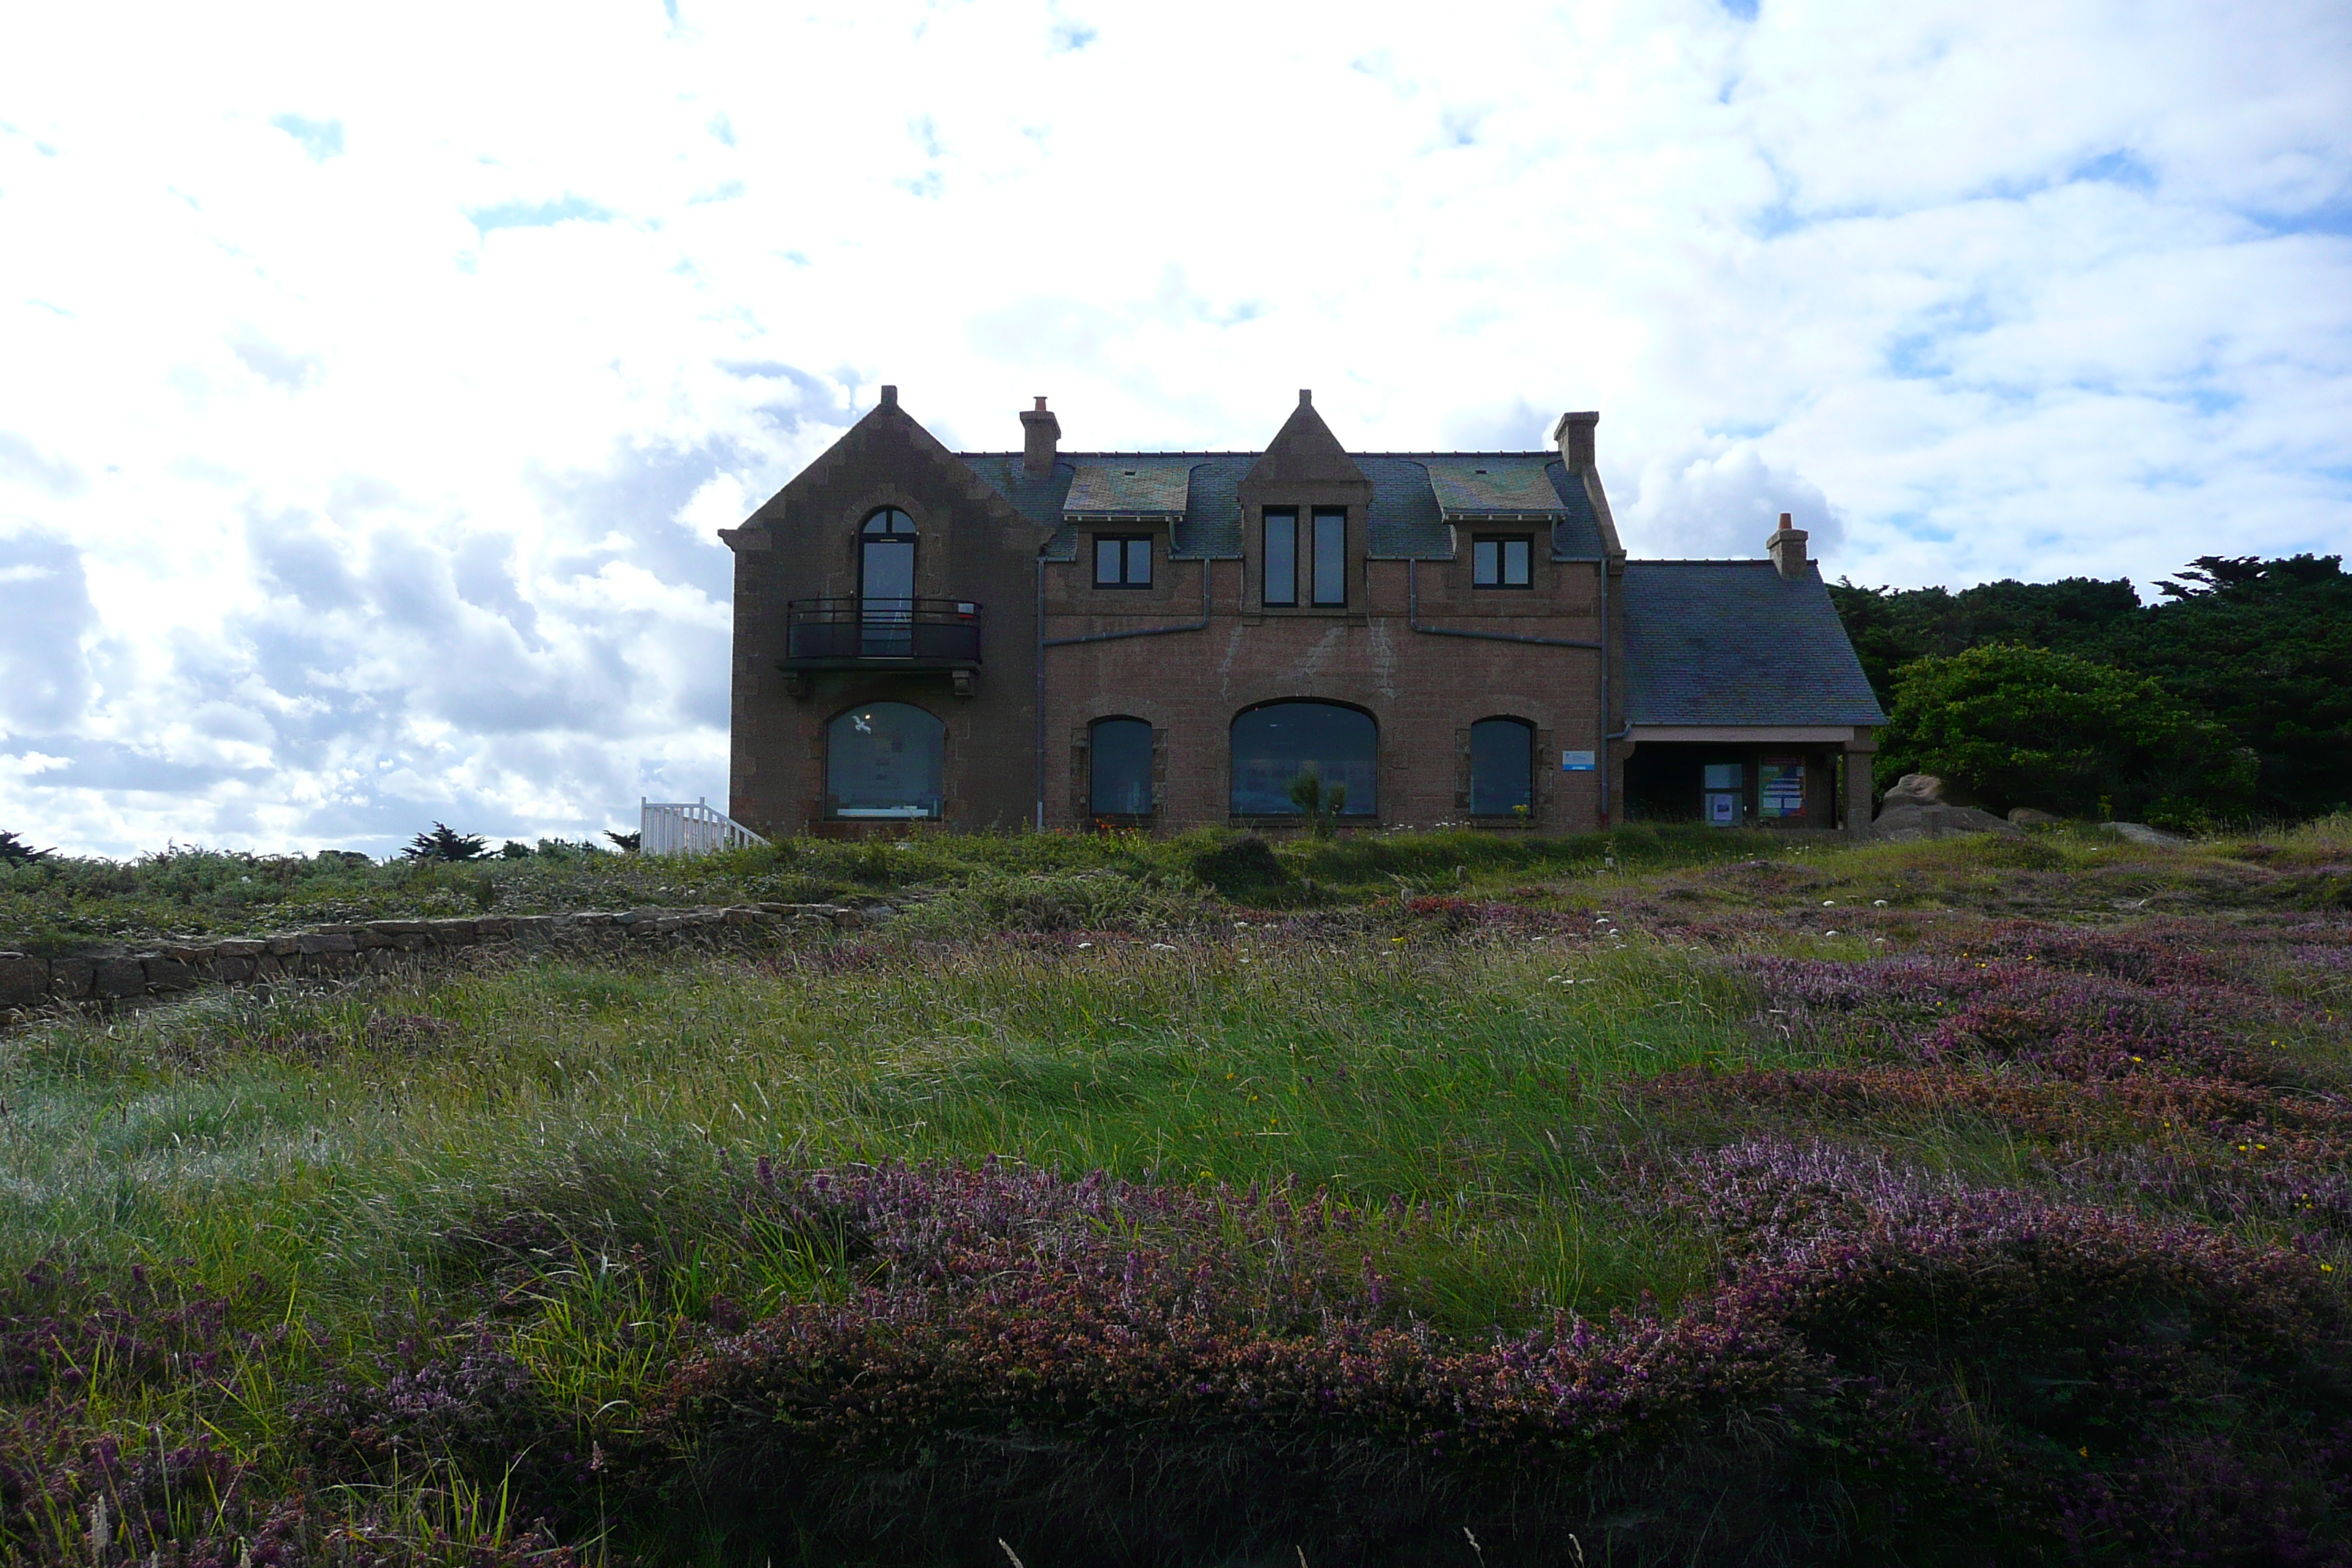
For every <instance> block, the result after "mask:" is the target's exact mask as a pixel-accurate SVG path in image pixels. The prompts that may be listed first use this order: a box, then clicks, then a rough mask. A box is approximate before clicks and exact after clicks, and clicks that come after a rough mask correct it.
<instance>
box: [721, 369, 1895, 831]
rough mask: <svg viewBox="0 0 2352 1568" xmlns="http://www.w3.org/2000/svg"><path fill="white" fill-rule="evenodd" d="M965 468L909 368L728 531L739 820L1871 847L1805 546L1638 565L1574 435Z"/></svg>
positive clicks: (1850, 717)
mask: <svg viewBox="0 0 2352 1568" xmlns="http://www.w3.org/2000/svg"><path fill="white" fill-rule="evenodd" d="M1020 417H1021V426H1022V435H1023V441H1022V447H1021V449H1020V450H1018V451H1010V452H963V453H957V452H950V451H949V450H948V449H947V448H946V447H943V446H942V445H940V442H939V441H938V440H936V439H935V438H934V437H932V436H931V435H930V433H929V431H927V430H925V429H924V428H923V427H922V426H921V425H919V424H918V423H917V422H916V421H915V419H914V418H913V416H910V415H908V413H907V412H906V410H905V409H903V408H902V407H900V405H899V404H898V391H897V389H896V388H895V387H887V386H886V387H884V388H883V389H882V398H881V402H880V404H879V405H877V407H876V408H875V409H874V410H873V411H872V412H871V413H869V414H867V415H866V416H865V417H864V418H863V419H861V420H859V421H858V423H857V424H856V426H853V427H852V428H851V429H850V430H849V431H848V432H846V433H845V435H844V436H843V437H841V439H840V440H839V441H837V442H835V444H834V446H833V447H831V448H830V449H828V450H827V451H826V452H825V453H824V455H823V456H822V457H820V458H817V459H816V460H815V461H814V462H813V463H811V464H810V465H809V467H808V468H806V469H805V470H804V471H803V472H802V473H801V474H800V476H799V477H798V478H796V479H793V480H792V482H791V483H789V484H787V485H786V486H784V488H783V489H781V490H779V491H778V492H777V493H776V494H775V495H774V496H773V497H772V499H771V500H769V501H768V502H767V503H766V504H765V505H763V506H762V507H761V508H760V509H759V510H757V511H755V512H754V513H752V514H751V517H750V518H748V519H746V520H745V521H744V522H743V524H742V525H741V526H740V527H739V528H732V529H725V530H722V531H720V537H721V538H722V539H723V540H725V541H726V542H727V544H728V545H729V547H730V549H732V550H733V552H735V637H734V665H733V702H732V759H731V771H730V783H729V791H728V795H729V803H730V804H729V808H728V809H729V812H730V815H731V816H734V817H735V818H736V819H737V820H739V821H740V822H742V823H744V824H745V825H747V826H751V827H752V828H755V829H757V830H759V831H761V832H762V833H768V834H793V833H800V832H812V833H819V834H828V835H860V834H870V833H877V832H883V833H888V832H898V831H903V830H904V828H905V827H906V826H907V825H908V824H910V823H914V822H922V821H933V822H940V823H943V824H945V825H946V826H949V827H951V828H962V829H986V828H1011V827H1016V826H1022V825H1024V824H1030V825H1042V826H1047V827H1069V826H1085V825H1094V824H1110V825H1116V826H1129V827H1139V828H1149V829H1151V830H1154V831H1179V830H1181V829H1184V828H1188V827H1195V826H1202V825H1205V824H1235V825H1241V826H1262V827H1283V826H1298V825H1299V824H1300V823H1301V822H1302V821H1303V820H1304V816H1303V814H1304V813H1305V812H1306V811H1307V810H1309V809H1313V810H1319V811H1323V812H1328V813H1330V814H1332V815H1334V816H1336V817H1337V819H1338V821H1339V823H1340V824H1341V825H1342V826H1364V827H1371V826H1418V827H1426V826H1435V825H1438V824H1441V823H1455V824H1467V825H1471V826H1479V827H1488V828H1493V829H1496V830H1497V831H1516V832H1536V833H1552V834H1559V833H1580V832H1587V831H1591V830H1592V829H1595V828H1599V827H1604V826H1609V825H1611V824H1612V823H1616V822H1622V821H1625V820H1627V819H1629V818H1650V819H1684V820H1707V821H1714V822H1717V823H1723V824H1748V825H1760V826H1777V827H1790V828H1812V829H1831V828H1838V827H1845V828H1848V829H1850V830H1856V831H1858V830H1859V829H1860V828H1862V827H1864V826H1867V824H1868V820H1869V816H1870V813H1869V787H1870V786H1869V778H1870V772H1869V768H1870V753H1871V752H1872V750H1873V737H1874V732H1875V728H1876V727H1877V726H1878V725H1880V724H1883V723H1884V722H1885V716H1884V715H1883V714H1882V713H1881V712H1880V711H1879V710H1878V706H1877V704H1876V703H1875V702H1874V700H1873V699H1872V696H1871V691H1870V687H1869V684H1868V683H1867V681H1865V680H1864V678H1863V674H1862V670H1861V667H1860V665H1859V664H1858V663H1857V662H1856V660H1855V658H1854V656H1853V648H1852V647H1851V646H1850V645H1849V644H1848V642H1847V640H1846V637H1845V633H1844V630H1843V627H1842V626H1840V625H1839V622H1838V618H1837V616H1836V613H1835V611H1834V610H1833V609H1832V606H1831V604H1830V600H1829V595H1828V593H1827V590H1826V589H1825V588H1824V587H1823V585H1822V577H1821V574H1820V571H1819V569H1818V568H1817V567H1816V566H1815V565H1814V563H1811V562H1810V561H1808V560H1807V559H1806V556H1805V540H1806V535H1805V533H1804V532H1803V531H1801V530H1798V529H1794V528H1791V527H1790V526H1789V519H1788V518H1786V517H1785V516H1784V517H1783V518H1782V519H1781V527H1780V531H1777V532H1775V533H1774V534H1773V535H1772V536H1771V538H1770V539H1769V541H1767V542H1766V555H1765V557H1764V558H1762V559H1758V560H1752V561H1643V560H1629V559H1628V558H1627V555H1626V552H1625V549H1624V546H1623V545H1622V543H1621V542H1619V539H1618V533H1617V528H1616V524H1615V522H1614V521H1613V520H1612V517H1611V515H1610V510H1609V499H1608V497H1607V495H1606V494H1605V493H1603V491H1602V489H1601V476H1600V474H1599V473H1598V471H1597V470H1596V469H1595V468H1594V467H1593V436H1594V427H1595V426H1596V425H1597V424H1598V422H1599V418H1600V416H1598V415H1596V414H1568V415H1563V416H1561V417H1560V420H1559V426H1558V427H1557V428H1556V429H1555V431H1554V432H1553V437H1554V440H1555V442H1556V443H1557V445H1556V447H1555V448H1554V449H1551V450H1548V451H1536V452H1354V453H1351V452H1349V451H1348V450H1347V449H1346V448H1345V447H1342V446H1341V445H1340V443H1339V439H1338V438H1337V437H1335V436H1334V435H1333V434H1332V433H1331V431H1330V429H1329V428H1328V426H1326V425H1325V424H1324V422H1323V420H1322V418H1321V417H1320V416H1318V414H1317V413H1316V411H1315V408H1314V405H1313V402H1312V399H1311V397H1310V396H1309V395H1308V394H1307V393H1304V392H1302V393H1300V394H1299V397H1298V406H1297V409H1296V410H1295V411H1294V412H1293V413H1292V414H1291V416H1290V417H1289V418H1288V419H1287V420H1286V422H1285V423H1284V424H1283V426H1282V428H1281V429H1280V430H1279V431H1277V432H1276V435H1275V437H1274V438H1273V440H1272V441H1271V442H1270V443H1268V445H1267V446H1266V447H1265V450H1264V451H1260V452H1065V451H1062V450H1061V449H1060V440H1061V426H1060V421H1059V419H1058V418H1057V416H1055V414H1053V413H1051V412H1049V411H1048V410H1047V408H1046V406H1045V399H1044V398H1042V397H1041V398H1039V399H1037V400H1036V406H1035V407H1034V408H1033V409H1030V410H1028V411H1025V412H1024V413H1023V414H1022V415H1021V416H1020Z"/></svg>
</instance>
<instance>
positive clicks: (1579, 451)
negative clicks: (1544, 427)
mask: <svg viewBox="0 0 2352 1568" xmlns="http://www.w3.org/2000/svg"><path fill="white" fill-rule="evenodd" d="M1600 423H1601V416H1600V415H1599V414H1597V413H1593V414H1563V415H1561V416H1559V424H1557V425H1555V426H1552V427H1551V439H1552V445H1553V446H1555V447H1559V460H1560V461H1561V462H1563V463H1566V464H1567V465H1568V471H1569V472H1570V473H1571V474H1589V473H1591V471H1592V427H1593V426H1596V425H1598V424H1600Z"/></svg>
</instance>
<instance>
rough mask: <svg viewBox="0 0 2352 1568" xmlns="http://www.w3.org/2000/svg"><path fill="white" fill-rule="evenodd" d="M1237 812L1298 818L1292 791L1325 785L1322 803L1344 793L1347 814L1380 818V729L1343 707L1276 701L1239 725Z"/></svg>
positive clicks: (1249, 713)
mask: <svg viewBox="0 0 2352 1568" xmlns="http://www.w3.org/2000/svg"><path fill="white" fill-rule="evenodd" d="M1233 754H1234V777H1233V809H1234V816H1303V815H1304V812H1303V810H1302V808H1301V806H1300V805H1299V803H1298V801H1297V798H1296V796H1295V795H1294V794H1293V792H1292V788H1291V786H1292V784H1294V783H1295V782H1297V780H1300V779H1302V778H1311V779H1314V780H1316V781H1317V783H1318V793H1319V794H1320V795H1321V796H1322V798H1324V799H1325V800H1328V799H1329V798H1330V796H1331V794H1332V792H1334V791H1335V790H1341V789H1344V790H1345V791H1346V792H1347V797H1346V799H1345V800H1344V801H1343V802H1342V803H1341V805H1340V806H1339V815H1340V816H1377V815H1379V811H1380V799H1379V794H1378V787H1379V786H1378V775H1379V765H1378V763H1379V757H1380V727H1379V726H1378V725H1376V724H1374V723H1373V722H1372V716H1371V715H1370V714H1369V713H1366V712H1364V711H1362V710H1360V709H1355V708H1342V707H1341V706H1339V704H1338V703H1336V702H1269V703H1267V704H1265V706H1264V707H1261V708H1252V709H1250V710H1248V711H1246V712H1244V713H1243V714H1241V715H1240V716H1239V717H1237V718H1235V719H1234V727H1233Z"/></svg>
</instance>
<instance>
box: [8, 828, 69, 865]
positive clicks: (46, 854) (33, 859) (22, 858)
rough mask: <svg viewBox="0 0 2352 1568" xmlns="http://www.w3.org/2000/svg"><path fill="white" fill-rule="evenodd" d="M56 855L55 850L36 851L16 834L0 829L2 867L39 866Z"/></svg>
mask: <svg viewBox="0 0 2352 1568" xmlns="http://www.w3.org/2000/svg"><path fill="white" fill-rule="evenodd" d="M56 854H57V851H56V850H54V849H36V848H34V847H32V846H31V845H29V844H27V843H26V842H25V841H24V840H23V839H21V838H19V837H16V835H15V834H13V833H11V832H8V831H7V830H6V829H5V828H0V866H37V865H39V864H40V863H41V862H42V861H44V860H47V859H48V858H51V857H52V856H54V855H56Z"/></svg>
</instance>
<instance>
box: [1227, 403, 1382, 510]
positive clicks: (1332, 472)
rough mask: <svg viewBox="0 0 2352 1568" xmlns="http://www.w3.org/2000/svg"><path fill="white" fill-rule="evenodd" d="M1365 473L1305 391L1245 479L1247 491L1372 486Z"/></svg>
mask: <svg viewBox="0 0 2352 1568" xmlns="http://www.w3.org/2000/svg"><path fill="white" fill-rule="evenodd" d="M1370 482H1371V481H1370V479H1366V478H1365V477H1364V470H1363V469H1362V468H1358V467H1357V466H1356V459H1355V458H1351V457H1349V455H1348V449H1347V448H1346V447H1342V446H1341V445H1339V437H1337V436H1334V435H1332V434H1331V427H1330V426H1328V425H1326V424H1324V423H1323V416H1321V415H1320V414H1318V413H1316V412H1315V395H1314V394H1313V393H1311V392H1306V391H1301V392H1300V393H1299V395H1298V406H1297V408H1294V409H1292V410H1291V412H1290V417H1289V418H1287V419H1286V420H1284V421H1283V422H1282V428H1281V429H1279V430H1277V431H1276V432H1275V436H1274V440H1273V442H1272V443H1271V444H1270V445H1269V446H1268V447H1266V449H1265V451H1264V452H1262V453H1260V454H1259V455H1258V459H1257V461H1256V462H1255V464H1253V465H1251V467H1250V470H1249V472H1248V473H1246V474H1244V475H1243V476H1242V487H1243V489H1244V490H1248V489H1256V488H1258V487H1261V486H1273V485H1368V484H1370Z"/></svg>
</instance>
